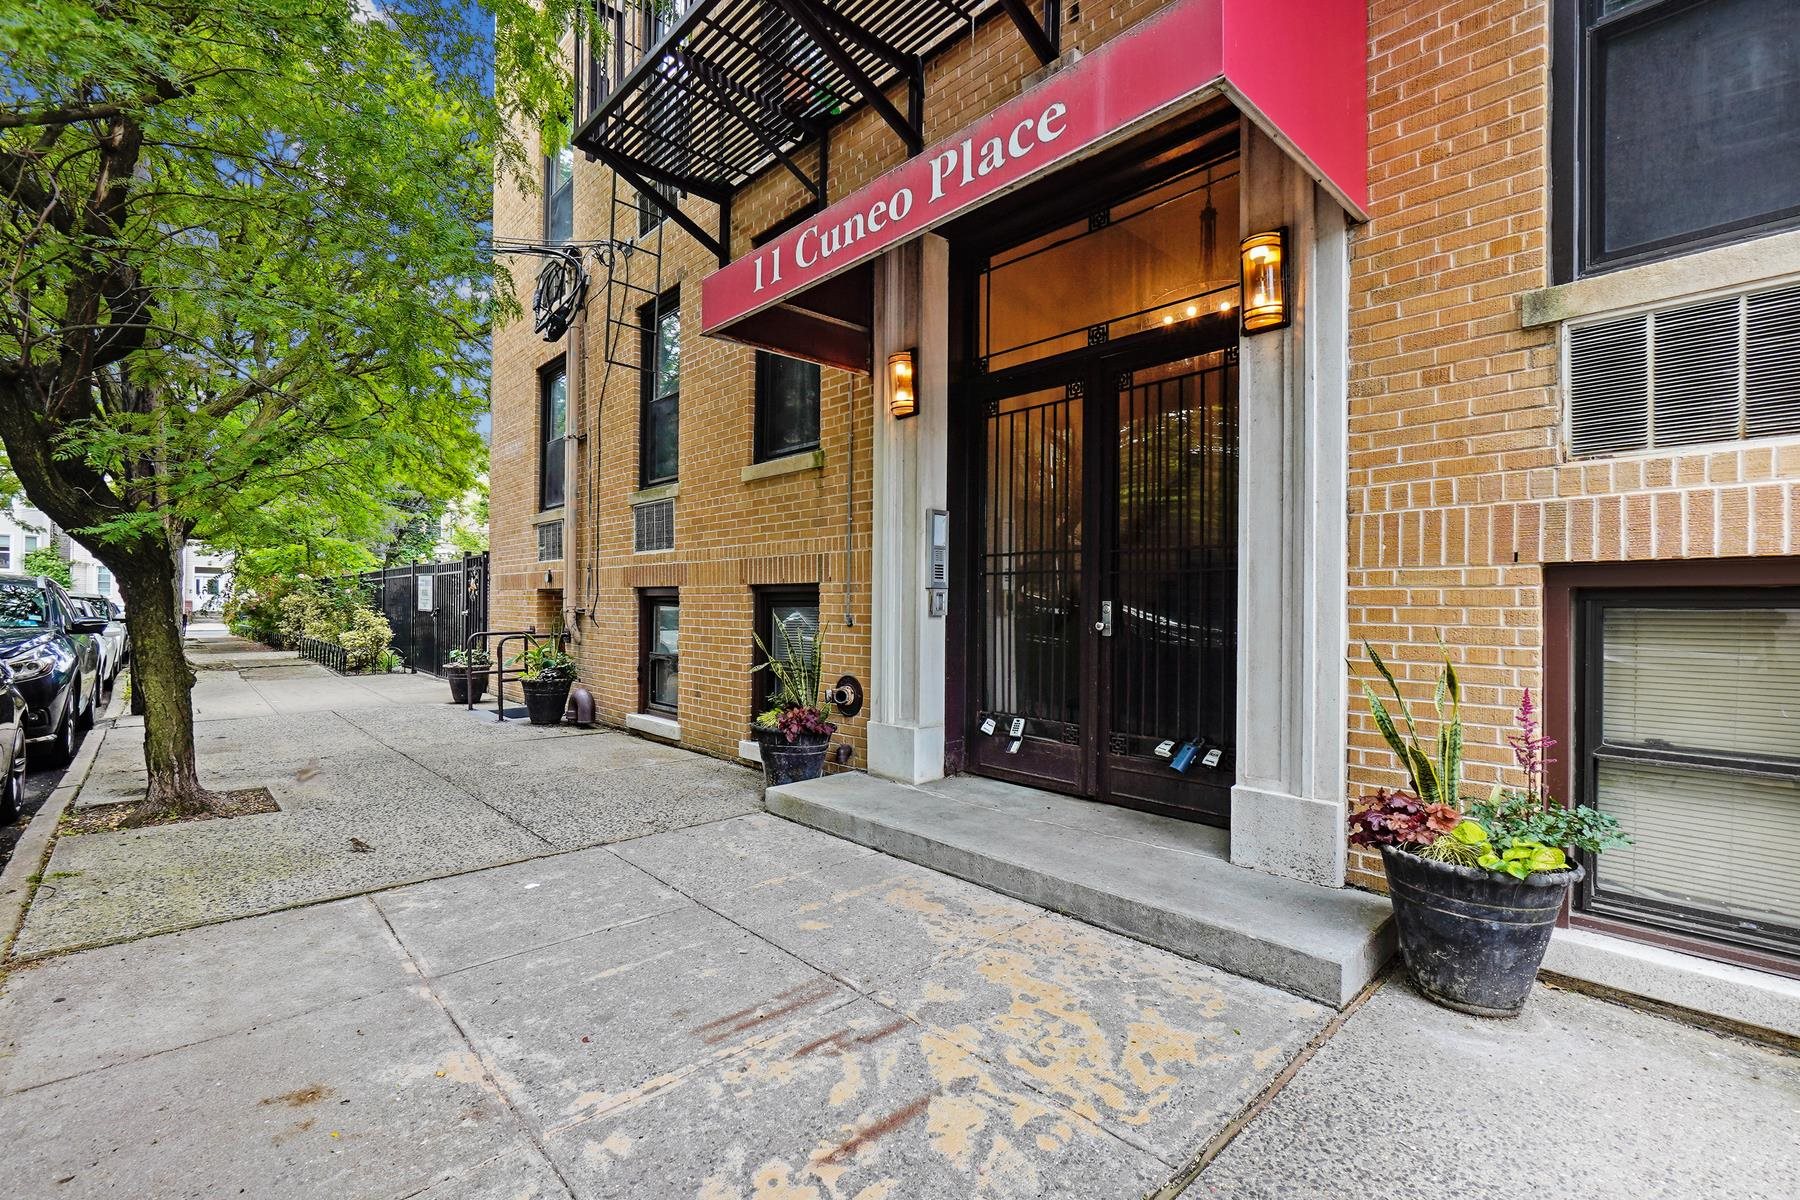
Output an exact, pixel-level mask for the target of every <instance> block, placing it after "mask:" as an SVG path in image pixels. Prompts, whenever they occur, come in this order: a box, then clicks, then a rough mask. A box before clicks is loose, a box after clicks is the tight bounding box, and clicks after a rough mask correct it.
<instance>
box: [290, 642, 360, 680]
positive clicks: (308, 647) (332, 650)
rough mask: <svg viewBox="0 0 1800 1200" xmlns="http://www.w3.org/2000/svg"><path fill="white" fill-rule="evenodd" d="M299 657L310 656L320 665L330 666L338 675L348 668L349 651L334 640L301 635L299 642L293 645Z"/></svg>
mask: <svg viewBox="0 0 1800 1200" xmlns="http://www.w3.org/2000/svg"><path fill="white" fill-rule="evenodd" d="M294 648H295V649H296V650H298V651H299V652H300V657H301V658H310V659H312V660H313V661H314V662H316V663H319V664H321V665H322V666H327V667H330V668H331V669H332V670H334V671H336V672H337V673H338V674H339V675H344V674H347V673H348V672H349V670H350V652H349V651H348V650H346V649H344V648H343V647H342V646H340V645H338V644H337V643H336V642H328V641H325V640H324V639H323V638H315V637H303V638H301V639H300V644H299V645H298V646H296V647H294Z"/></svg>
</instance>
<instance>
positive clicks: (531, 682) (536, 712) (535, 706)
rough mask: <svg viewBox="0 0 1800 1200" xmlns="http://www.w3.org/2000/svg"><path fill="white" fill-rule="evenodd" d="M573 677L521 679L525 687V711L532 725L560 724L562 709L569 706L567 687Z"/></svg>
mask: <svg viewBox="0 0 1800 1200" xmlns="http://www.w3.org/2000/svg"><path fill="white" fill-rule="evenodd" d="M574 682H575V681H574V680H573V679H556V680H545V679H521V680H520V681H519V686H520V687H521V688H524V689H525V711H526V712H527V713H528V714H529V715H530V718H531V723H532V724H533V725H560V724H562V719H563V709H565V708H567V707H568V706H569V688H570V686H571V685H572V684H573V683H574Z"/></svg>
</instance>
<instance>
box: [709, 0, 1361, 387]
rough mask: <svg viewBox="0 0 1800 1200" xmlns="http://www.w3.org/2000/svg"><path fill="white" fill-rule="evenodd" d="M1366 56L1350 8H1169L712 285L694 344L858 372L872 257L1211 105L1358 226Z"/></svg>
mask: <svg viewBox="0 0 1800 1200" xmlns="http://www.w3.org/2000/svg"><path fill="white" fill-rule="evenodd" d="M1367 43H1368V25H1367V9H1366V6H1365V4H1364V2H1363V0H1284V2H1283V3H1279V4H1270V3H1268V2H1267V0H1176V2H1175V3H1173V4H1171V5H1170V6H1169V7H1168V8H1166V9H1164V10H1163V11H1162V12H1161V13H1159V14H1157V15H1156V16H1154V17H1152V18H1150V19H1149V20H1146V21H1144V22H1142V23H1141V24H1139V25H1137V26H1135V27H1133V28H1132V29H1130V30H1129V31H1127V32H1126V33H1123V34H1121V35H1119V36H1118V37H1116V38H1114V39H1113V40H1112V41H1110V42H1107V43H1106V44H1105V45H1103V46H1101V47H1100V48H1099V49H1098V50H1095V51H1094V52H1093V53H1092V54H1089V55H1088V56H1086V57H1085V58H1082V59H1081V60H1079V61H1077V62H1075V63H1073V64H1071V65H1069V66H1068V67H1065V68H1064V69H1062V70H1060V71H1058V72H1056V73H1055V74H1053V75H1051V76H1050V77H1049V78H1047V79H1045V80H1044V81H1043V82H1041V83H1039V84H1038V85H1037V86H1035V87H1033V88H1031V89H1030V90H1028V91H1026V92H1024V93H1022V94H1021V95H1019V96H1017V97H1015V98H1014V99H1012V100H1010V101H1008V102H1007V103H1005V104H1003V105H1001V106H1000V107H999V108H997V109H995V110H994V111H993V112H991V113H989V114H988V115H987V116H985V117H983V118H981V119H980V120H979V121H976V122H975V123H974V124H972V125H970V126H968V127H967V128H965V129H963V130H961V131H959V132H957V133H954V134H951V135H950V136H949V137H947V138H945V139H943V140H942V141H940V142H938V143H937V144H935V145H932V146H928V147H926V149H925V150H924V151H923V152H922V153H920V154H917V155H915V156H914V157H912V158H909V159H908V160H907V161H906V162H904V163H902V164H901V165H899V166H897V167H895V168H894V169H893V170H891V171H888V172H887V173H886V174H884V175H882V176H880V177H879V178H877V179H875V180H874V181H872V182H870V183H868V184H866V185H864V186H863V187H862V188H860V189H858V190H857V191H856V192H854V193H852V194H851V195H849V196H846V197H845V198H844V199H842V200H840V201H838V202H837V203H836V204H833V205H831V206H830V207H828V208H826V209H824V210H823V211H821V212H820V213H819V214H817V215H816V216H814V217H811V218H809V219H808V220H806V221H804V222H802V223H801V224H799V225H797V226H796V227H794V228H793V229H791V230H789V231H787V232H786V233H784V234H782V235H781V236H780V237H778V238H775V239H773V240H772V241H770V242H768V243H766V244H765V245H762V246H760V247H758V248H757V249H755V250H753V251H751V252H750V253H749V254H746V255H744V256H743V257H741V258H739V259H737V260H735V261H734V262H732V263H731V264H730V265H728V266H725V267H721V268H720V269H719V270H717V271H715V272H713V274H711V275H710V276H708V277H707V279H706V280H705V282H704V284H703V285H702V290H701V305H700V317H701V330H702V332H704V333H706V334H709V335H711V336H714V337H722V338H727V339H730V340H733V341H741V342H747V343H749V344H752V345H757V346H762V347H765V348H768V349H774V350H779V351H781V352H782V353H784V354H790V355H793V356H795V357H798V358H807V359H812V360H814V361H818V362H824V363H827V364H829V365H832V366H839V367H845V368H848V369H850V370H858V371H867V370H868V369H869V356H870V352H869V335H868V325H869V304H868V295H869V272H868V264H869V261H870V260H871V259H873V258H874V257H875V256H876V255H878V254H880V253H882V252H883V251H886V250H889V249H892V248H893V247H895V246H897V245H900V244H902V243H904V242H907V241H910V240H911V239H913V238H915V237H918V236H919V235H920V234H922V233H925V232H927V231H928V230H930V229H933V228H935V227H937V226H938V225H940V224H942V223H943V222H945V221H948V220H949V219H950V218H952V217H954V216H956V215H958V214H959V213H962V212H966V211H967V210H969V209H970V208H972V207H974V206H976V205H978V204H981V203H983V202H986V201H988V200H991V199H993V198H994V197H996V196H999V195H1001V194H1003V193H1005V192H1008V191H1011V190H1013V189H1014V188H1016V187H1018V186H1020V185H1021V184H1023V183H1025V182H1027V181H1028V180H1031V179H1033V178H1036V177H1039V176H1041V175H1042V174H1043V173H1044V172H1046V171H1049V170H1050V169H1052V168H1053V167H1057V166H1062V165H1066V164H1068V163H1070V162H1072V161H1075V160H1076V159H1079V158H1082V157H1086V156H1087V155H1090V154H1093V153H1096V152H1098V151H1100V150H1102V149H1104V148H1105V147H1107V146H1109V145H1112V144H1114V143H1116V142H1119V141H1121V140H1123V139H1125V138H1127V137H1129V136H1131V135H1133V134H1135V133H1138V132H1141V131H1142V130H1144V129H1146V128H1148V127H1149V126H1150V125H1152V124H1154V123H1155V122H1156V121H1158V120H1160V119H1162V118H1165V117H1168V116H1170V115H1172V114H1174V113H1176V112H1178V111H1180V110H1181V109H1184V108H1187V107H1190V106H1191V105H1192V104H1194V103H1195V102H1196V101H1198V100H1200V99H1202V98H1204V97H1206V96H1209V95H1223V96H1225V97H1226V98H1228V99H1229V100H1230V101H1231V102H1232V103H1233V104H1234V105H1235V106H1236V107H1237V108H1238V109H1239V110H1240V111H1241V112H1242V113H1243V114H1244V115H1245V116H1246V117H1248V118H1249V119H1250V120H1252V121H1253V122H1255V123H1256V125H1257V126H1258V127H1259V128H1261V129H1262V130H1263V132H1264V133H1266V134H1268V136H1269V137H1270V138H1272V139H1273V140H1274V141H1275V142H1276V143H1277V144H1279V145H1281V146H1282V147H1283V148H1284V149H1285V150H1286V151H1287V152H1288V153H1289V154H1290V155H1292V156H1293V157H1294V159H1295V160H1296V161H1297V162H1298V163H1300V165H1301V166H1302V167H1303V168H1304V169H1305V170H1306V171H1307V172H1308V173H1309V174H1310V175H1312V177H1313V178H1314V179H1316V180H1317V181H1318V182H1319V184H1320V185H1321V186H1323V187H1324V188H1325V189H1326V190H1327V191H1329V192H1330V193H1331V194H1332V195H1333V196H1335V197H1336V198H1337V200H1338V202H1339V203H1341V204H1342V205H1344V207H1345V208H1346V209H1347V210H1349V211H1350V213H1351V214H1352V215H1354V216H1357V217H1359V218H1360V217H1363V216H1365V215H1366V214H1365V209H1366V206H1367V204H1368V174H1367V158H1368V153H1367V143H1368V134H1367V104H1366V94H1367V80H1366V71H1365V63H1366V59H1367V53H1368V50H1367ZM852 273H853V274H852ZM840 278H842V279H845V280H846V282H845V283H842V284H838V285H837V286H834V287H828V286H821V285H824V284H826V283H827V281H835V280H838V279H840Z"/></svg>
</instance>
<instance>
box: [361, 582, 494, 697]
mask: <svg viewBox="0 0 1800 1200" xmlns="http://www.w3.org/2000/svg"><path fill="white" fill-rule="evenodd" d="M357 580H358V582H359V583H361V584H362V586H363V587H364V589H365V590H366V591H367V592H368V595H369V603H370V604H372V605H374V606H375V609H376V610H377V611H378V612H380V613H381V614H382V615H383V616H385V617H387V619H388V624H389V625H391V626H393V629H394V640H393V642H392V643H391V644H392V645H393V648H394V653H396V654H398V655H399V656H400V658H401V660H402V661H403V662H405V663H406V665H407V666H408V667H409V668H411V669H412V670H415V671H425V672H427V673H429V674H432V675H442V674H443V673H444V661H445V659H447V658H448V657H449V656H450V652H451V651H453V650H456V649H458V648H460V647H461V646H462V644H463V641H464V639H465V638H467V637H468V635H469V634H471V633H473V632H475V631H476V630H478V629H485V628H487V614H488V556H487V555H485V554H475V555H470V556H468V557H466V558H457V559H450V560H448V561H446V562H435V563H416V564H414V565H412V566H409V567H389V568H387V569H386V570H382V571H370V572H368V573H367V574H364V575H360V576H358V577H357Z"/></svg>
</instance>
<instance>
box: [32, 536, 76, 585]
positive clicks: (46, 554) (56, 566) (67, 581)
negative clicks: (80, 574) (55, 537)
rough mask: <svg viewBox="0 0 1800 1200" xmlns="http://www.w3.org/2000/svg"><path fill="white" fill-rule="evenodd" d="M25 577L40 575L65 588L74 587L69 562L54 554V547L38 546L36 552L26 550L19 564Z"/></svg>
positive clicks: (73, 578)
mask: <svg viewBox="0 0 1800 1200" xmlns="http://www.w3.org/2000/svg"><path fill="white" fill-rule="evenodd" d="M19 565H20V566H21V567H23V568H24V569H25V573H26V574H27V575H32V576H37V575H42V576H45V577H46V578H49V579H54V580H55V581H56V582H57V583H60V584H62V585H63V587H65V588H72V587H74V586H75V575H74V572H72V571H71V570H70V569H69V560H68V559H66V558H64V557H63V556H62V555H60V554H58V553H57V552H56V547H54V546H39V547H38V548H37V549H36V550H28V551H26V553H25V557H24V559H23V560H21V562H20V563H19Z"/></svg>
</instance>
